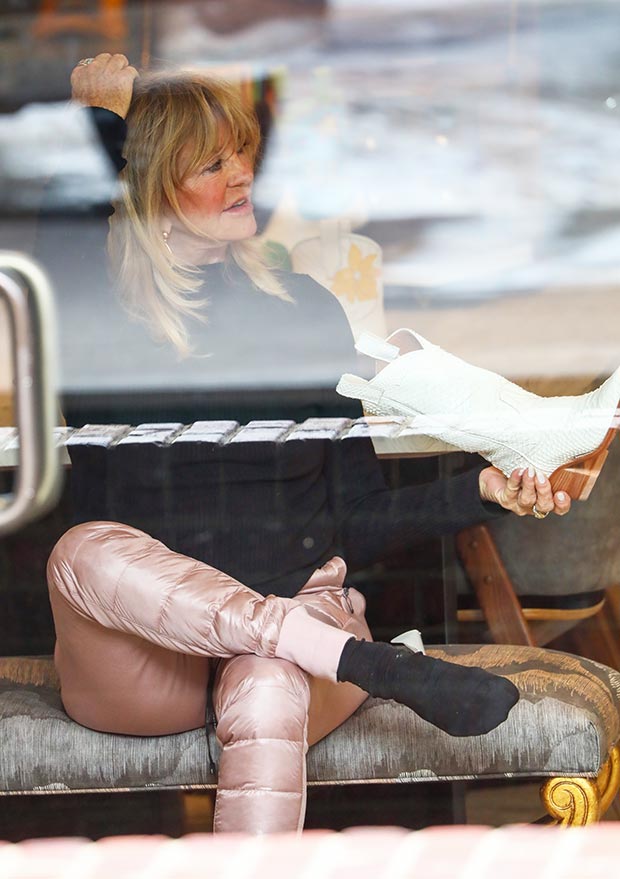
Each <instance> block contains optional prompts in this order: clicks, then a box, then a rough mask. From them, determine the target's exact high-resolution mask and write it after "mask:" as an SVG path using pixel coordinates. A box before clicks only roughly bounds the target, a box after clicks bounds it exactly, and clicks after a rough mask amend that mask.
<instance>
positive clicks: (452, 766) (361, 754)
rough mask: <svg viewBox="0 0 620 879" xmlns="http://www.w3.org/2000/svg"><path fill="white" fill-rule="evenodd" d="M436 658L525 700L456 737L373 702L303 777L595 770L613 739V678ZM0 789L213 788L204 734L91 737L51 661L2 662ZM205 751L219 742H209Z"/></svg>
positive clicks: (527, 664)
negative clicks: (504, 680) (499, 677)
mask: <svg viewBox="0 0 620 879" xmlns="http://www.w3.org/2000/svg"><path fill="white" fill-rule="evenodd" d="M429 652H430V653H432V655H436V656H441V657H444V658H448V659H452V660H453V661H457V662H459V663H462V664H466V665H481V666H484V667H487V668H490V669H494V670H495V671H497V672H498V673H500V674H504V675H506V676H508V677H510V678H511V679H512V680H513V681H514V682H515V684H516V685H517V686H518V687H519V689H520V691H521V700H520V702H519V703H518V705H517V706H516V707H515V709H514V710H513V711H512V712H511V714H510V717H509V718H508V720H507V721H506V723H504V724H502V725H501V726H500V727H498V728H497V729H496V730H493V731H492V732H491V733H489V734H488V735H486V736H478V737H472V738H453V737H451V736H448V735H446V734H445V733H442V732H441V731H439V730H437V729H436V728H435V727H433V726H431V725H430V724H428V723H426V722H425V721H423V720H421V719H420V718H419V717H417V715H415V714H414V713H413V712H411V711H409V710H407V709H405V708H403V707H402V706H400V705H397V704H395V703H393V702H383V701H381V700H378V699H368V700H367V701H366V702H365V704H364V705H362V706H361V708H359V709H358V711H357V712H356V713H355V714H354V715H353V717H352V718H350V719H349V720H348V721H347V722H346V723H345V724H343V725H342V726H341V727H340V728H339V729H337V730H336V731H335V732H333V733H332V734H331V735H329V736H328V737H327V738H326V739H324V740H323V741H321V742H319V743H318V744H317V745H315V746H314V747H313V748H311V749H310V752H309V755H308V780H309V783H310V784H324V783H338V782H353V781H379V780H385V781H400V782H402V781H417V780H419V781H423V780H428V779H437V780H454V779H467V778H472V777H481V776H485V777H503V776H507V775H509V776H523V777H532V776H550V775H573V776H576V775H586V776H593V775H596V774H597V773H598V771H599V769H600V767H601V765H602V764H603V762H604V761H605V760H606V759H607V756H608V754H609V751H610V749H611V747H612V746H613V745H614V744H615V743H616V742H617V740H618V739H619V738H620V720H619V710H620V673H619V672H617V671H614V670H612V669H610V668H607V667H605V666H602V665H599V664H598V663H595V662H592V661H590V660H588V659H583V658H581V657H577V656H571V655H569V654H565V653H557V652H555V651H551V650H543V649H539V648H532V647H506V646H495V645H493V646H484V647H476V646H448V647H445V648H434V649H433V650H431V651H429ZM0 741H1V742H2V747H1V748H0V793H4V794H10V793H18V792H23V791H37V792H48V793H55V792H60V791H65V792H67V791H89V790H99V791H101V790H109V789H124V790H132V789H136V788H145V787H157V788H165V787H179V786H194V785H195V786H215V782H216V779H215V777H214V776H213V775H212V774H211V773H210V772H209V768H208V757H207V747H206V741H205V736H204V732H203V731H202V730H194V731H192V732H187V733H181V734H178V735H171V736H160V737H152V738H151V737H134V736H118V735H109V734H103V733H97V732H93V731H92V730H88V729H86V728H84V727H81V726H79V725H78V724H76V723H74V722H73V721H72V720H70V719H69V718H68V717H67V715H66V714H65V713H64V711H63V709H62V705H61V702H60V697H59V692H58V680H57V678H56V674H55V671H54V667H53V663H52V661H51V659H49V658H48V657H18V658H5V659H0ZM211 744H212V750H213V751H214V753H215V756H216V757H217V754H218V748H217V744H216V742H215V740H214V739H213V738H212V742H211Z"/></svg>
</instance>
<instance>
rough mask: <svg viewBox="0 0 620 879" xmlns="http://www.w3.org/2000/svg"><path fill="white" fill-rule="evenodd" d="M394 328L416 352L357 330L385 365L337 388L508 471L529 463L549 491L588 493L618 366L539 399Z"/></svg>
mask: <svg viewBox="0 0 620 879" xmlns="http://www.w3.org/2000/svg"><path fill="white" fill-rule="evenodd" d="M397 333H398V334H400V335H401V337H402V334H403V333H409V334H411V335H412V337H414V339H415V341H416V343H417V344H418V345H419V346H420V348H419V350H413V351H410V352H409V353H406V354H400V356H399V351H400V349H399V348H397V347H396V346H394V345H392V344H390V342H389V340H388V341H383V340H382V339H378V338H377V337H374V336H372V335H371V334H369V333H365V334H362V336H361V337H360V339H359V340H358V342H357V345H356V347H357V348H358V350H360V351H362V353H364V354H368V355H369V356H372V357H375V358H376V359H378V360H384V361H387V364H388V365H387V366H385V367H384V368H383V369H382V370H381V372H379V373H378V375H376V376H375V378H373V379H372V380H371V381H365V380H364V379H361V378H358V377H357V376H354V375H348V374H347V375H343V376H342V378H341V379H340V382H339V383H338V388H337V390H338V391H339V393H341V394H343V396H346V397H354V398H356V399H359V400H361V401H362V403H363V404H364V408H365V409H366V411H368V412H369V413H374V414H377V415H405V416H411V417H412V419H413V420H412V423H411V425H409V430H411V428H413V429H414V430H415V431H417V432H419V433H420V434H421V435H426V436H432V437H435V438H436V439H440V440H442V441H444V442H446V443H449V444H450V445H453V446H457V447H458V448H461V449H463V450H464V451H466V452H476V453H478V454H480V455H482V456H483V457H484V458H486V459H487V460H488V461H490V463H491V464H493V465H494V466H495V467H497V468H498V469H499V470H501V471H502V472H503V473H504V475H506V476H509V475H510V474H511V473H512V472H513V471H514V470H517V469H521V468H523V469H525V468H530V469H532V470H534V471H536V473H539V474H544V475H545V476H548V477H549V478H550V482H551V487H552V489H553V491H554V492H556V491H565V492H566V493H567V494H568V495H570V497H572V498H574V499H580V500H585V499H586V498H587V497H588V495H589V493H590V491H591V490H592V487H593V485H594V482H595V481H596V478H597V476H598V474H599V472H600V470H601V468H602V466H603V464H604V462H605V458H606V457H607V447H608V446H609V444H610V443H611V441H612V439H613V438H614V436H615V434H616V432H617V429H618V418H617V417H616V410H617V407H618V401H619V400H620V368H619V369H617V370H616V372H614V373H613V375H612V376H610V378H608V379H607V381H606V382H604V383H603V384H602V385H601V387H600V388H598V389H597V390H595V391H592V392H590V393H589V394H582V395H581V396H573V397H539V396H537V395H536V394H532V393H530V392H529V391H526V390H524V389H523V388H520V387H519V386H518V385H515V384H513V383H512V382H510V381H508V380H507V379H505V378H503V377H502V376H500V375H497V374H496V373H493V372H490V371H489V370H486V369H480V368H479V367H476V366H472V365H471V364H469V363H466V362H465V361H463V360H460V359H459V358H458V357H454V356H453V355H452V354H449V353H448V352H446V351H443V350H442V349H441V348H439V347H438V346H437V345H432V344H431V343H430V342H427V341H426V339H424V338H423V337H422V336H419V335H418V334H416V333H413V331H412V330H397ZM397 333H394V334H393V336H396V334H397ZM390 338H391V337H390Z"/></svg>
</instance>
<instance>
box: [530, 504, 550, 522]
mask: <svg viewBox="0 0 620 879" xmlns="http://www.w3.org/2000/svg"><path fill="white" fill-rule="evenodd" d="M549 512H550V511H549V510H547V512H546V513H541V512H540V510H537V509H536V504H534V506H533V507H532V513H533V515H534V518H535V519H546V518H547V516H548V515H549Z"/></svg>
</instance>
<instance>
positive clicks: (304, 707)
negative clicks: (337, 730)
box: [215, 655, 310, 745]
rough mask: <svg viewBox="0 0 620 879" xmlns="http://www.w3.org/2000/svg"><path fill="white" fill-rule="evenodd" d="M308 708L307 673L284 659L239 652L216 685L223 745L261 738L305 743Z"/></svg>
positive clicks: (216, 701) (217, 712)
mask: <svg viewBox="0 0 620 879" xmlns="http://www.w3.org/2000/svg"><path fill="white" fill-rule="evenodd" d="M309 707H310V685H309V680H308V675H307V674H306V673H305V672H304V671H302V669H300V668H299V667H298V666H296V665H294V664H293V663H291V662H287V661H286V660H283V659H269V658H265V657H259V656H253V655H244V656H236V657H234V658H233V659H230V660H227V661H226V663H225V664H224V666H223V668H222V669H221V670H220V673H219V675H218V678H217V681H216V684H215V711H216V715H217V717H218V738H219V739H220V741H221V743H222V745H226V744H229V743H231V742H233V741H240V740H242V739H243V740H248V739H257V738H262V739H282V740H287V741H298V742H305V740H306V736H307V727H308V711H309Z"/></svg>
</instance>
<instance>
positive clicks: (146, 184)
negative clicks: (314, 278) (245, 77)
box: [108, 72, 291, 356]
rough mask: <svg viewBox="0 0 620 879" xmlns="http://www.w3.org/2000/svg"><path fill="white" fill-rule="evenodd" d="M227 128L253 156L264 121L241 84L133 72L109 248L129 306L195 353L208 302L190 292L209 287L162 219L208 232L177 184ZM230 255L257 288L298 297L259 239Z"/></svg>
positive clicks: (207, 157) (161, 334) (237, 245)
mask: <svg viewBox="0 0 620 879" xmlns="http://www.w3.org/2000/svg"><path fill="white" fill-rule="evenodd" d="M222 126H224V129H225V130H226V132H227V134H228V140H229V144H230V145H231V146H234V147H235V148H236V149H239V148H241V147H243V148H244V149H245V150H246V151H247V152H248V154H249V155H250V156H251V157H252V159H253V160H255V158H256V154H257V152H258V148H259V145H260V131H259V127H258V122H257V120H256V117H255V115H254V113H253V112H252V111H251V110H248V109H247V108H246V107H245V106H244V105H243V103H242V101H241V97H240V94H239V91H238V90H237V89H236V88H235V87H234V86H232V85H230V84H229V83H226V82H223V81H220V80H216V79H212V78H211V77H207V76H204V75H203V74H200V73H194V72H192V73H177V74H174V75H165V76H164V75H161V74H157V75H153V74H151V75H147V76H141V77H140V78H139V79H138V80H136V83H135V87H134V95H133V98H132V103H131V107H130V110H129V114H128V116H127V129H128V134H127V142H126V146H125V156H126V159H127V165H126V167H125V168H124V170H123V171H122V172H121V175H120V177H121V184H122V193H121V198H120V199H119V200H118V202H117V203H116V204H115V212H114V214H113V215H112V217H111V218H110V233H109V236H108V250H109V254H110V259H111V264H112V270H113V272H114V274H115V275H116V278H117V280H118V286H119V292H120V295H121V298H122V300H123V302H124V305H125V307H126V308H127V309H128V310H129V312H130V313H131V314H132V315H133V316H134V317H137V318H139V319H141V320H143V321H145V322H146V323H147V324H149V326H150V327H151V330H152V331H153V332H154V334H155V335H156V336H157V337H158V338H160V339H165V340H168V341H170V342H172V343H173V344H174V346H175V347H176V348H177V350H178V351H179V353H180V354H181V355H184V356H186V355H187V354H189V353H190V345H189V334H188V330H187V327H186V323H185V319H186V318H188V317H195V318H198V319H199V320H202V321H206V300H205V299H204V298H203V299H197V298H196V297H195V296H193V295H192V294H195V293H196V291H197V290H198V289H199V288H200V287H201V285H202V278H201V277H200V270H199V269H198V268H197V267H196V266H192V265H188V264H183V263H179V262H177V261H175V260H174V258H173V257H172V254H171V252H170V251H169V249H168V247H167V245H166V242H165V241H164V238H163V235H162V218H163V217H164V216H165V215H166V213H169V212H170V210H172V211H173V212H174V213H175V214H176V215H177V216H178V217H179V219H180V220H181V221H182V222H183V223H184V224H185V225H186V226H187V228H188V229H190V230H191V231H192V232H194V233H195V234H197V235H200V234H201V233H200V231H199V230H198V229H196V228H195V226H194V225H193V224H192V223H191V222H190V221H189V220H188V219H187V218H186V217H185V216H184V215H183V212H182V211H181V208H180V206H179V203H178V200H177V196H176V191H177V189H178V188H180V187H181V186H182V184H183V180H184V178H185V177H186V176H188V175H189V174H191V173H193V172H194V171H196V170H197V169H198V168H200V167H203V166H204V165H205V164H208V163H209V162H210V161H213V160H214V159H216V158H217V157H218V155H219V154H220V152H221V130H222ZM181 151H183V161H182V162H181ZM228 253H229V254H230V256H231V257H232V259H233V260H234V261H235V262H236V263H237V265H238V266H239V267H240V268H241V269H242V270H243V271H244V272H246V274H247V275H248V276H249V277H250V279H251V280H252V282H253V283H254V285H255V286H256V287H257V288H259V289H260V290H262V291H264V292H265V293H269V294H271V295H274V296H278V297H280V298H282V299H288V300H290V299H291V297H290V296H289V294H288V293H287V292H286V290H285V289H284V287H283V286H282V284H281V283H280V281H279V280H278V278H277V277H276V276H275V274H274V273H273V272H272V271H271V269H270V268H269V267H268V265H267V264H266V263H265V261H264V258H263V256H262V249H261V246H260V244H259V243H258V242H257V241H256V240H246V241H237V242H232V243H231V244H230V245H229V247H228Z"/></svg>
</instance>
